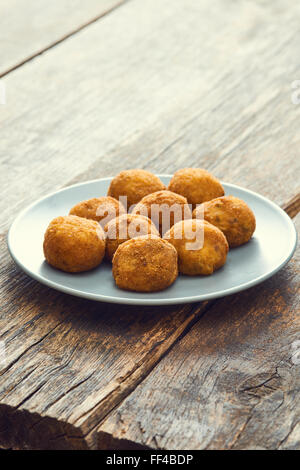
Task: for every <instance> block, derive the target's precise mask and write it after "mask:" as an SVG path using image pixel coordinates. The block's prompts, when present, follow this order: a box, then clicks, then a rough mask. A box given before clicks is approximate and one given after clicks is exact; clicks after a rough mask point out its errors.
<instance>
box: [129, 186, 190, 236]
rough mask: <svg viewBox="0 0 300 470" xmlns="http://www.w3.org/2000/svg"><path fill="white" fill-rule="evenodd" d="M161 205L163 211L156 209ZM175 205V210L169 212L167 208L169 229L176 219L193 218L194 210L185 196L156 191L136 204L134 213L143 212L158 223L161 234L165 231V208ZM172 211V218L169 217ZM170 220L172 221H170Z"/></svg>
mask: <svg viewBox="0 0 300 470" xmlns="http://www.w3.org/2000/svg"><path fill="white" fill-rule="evenodd" d="M158 206H160V208H161V211H160V210H158V209H156V207H158ZM164 206H165V207H166V208H171V207H172V206H173V207H174V209H175V210H174V212H173V211H171V212H169V211H168V210H167V212H166V216H167V219H166V220H167V229H166V230H168V229H169V228H170V227H172V226H173V225H174V223H175V222H176V221H179V220H182V219H188V218H190V219H191V218H192V212H191V210H190V208H189V207H188V202H187V200H186V198H185V197H183V196H181V195H180V194H176V193H173V192H172V191H167V190H164V191H156V192H155V193H152V194H148V195H147V196H145V197H143V199H142V200H141V201H140V202H139V203H138V204H137V205H136V206H135V208H134V210H133V214H142V215H145V216H147V217H149V218H151V220H152V221H153V222H154V223H155V224H156V226H157V228H158V229H159V232H160V234H161V235H162V234H163V232H164V231H166V230H164V222H165V219H164V216H163V212H162V211H163V210H164V209H163V208H164ZM169 213H170V218H169V217H168V215H169ZM169 220H170V223H168V221H169Z"/></svg>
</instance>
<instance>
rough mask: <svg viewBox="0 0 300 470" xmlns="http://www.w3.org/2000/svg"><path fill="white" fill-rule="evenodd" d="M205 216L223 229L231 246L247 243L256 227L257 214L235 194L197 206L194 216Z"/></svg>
mask: <svg viewBox="0 0 300 470" xmlns="http://www.w3.org/2000/svg"><path fill="white" fill-rule="evenodd" d="M203 216H204V219H205V220H207V221H208V222H210V223H211V224H213V225H215V226H216V227H218V228H219V229H220V230H222V232H223V233H224V235H225V236H226V238H227V241H228V244H229V246H230V248H234V247H237V246H240V245H243V244H244V243H247V242H248V241H249V240H250V238H251V237H252V235H253V233H254V231H255V228H256V221H255V215H254V214H253V212H252V210H251V209H250V207H249V206H248V205H247V204H246V203H245V201H242V199H239V198H237V197H234V196H223V197H218V198H216V199H212V200H211V201H208V202H205V203H204V204H203V205H201V206H199V207H197V208H196V209H195V210H194V212H193V217H194V218H196V219H197V218H202V217H203Z"/></svg>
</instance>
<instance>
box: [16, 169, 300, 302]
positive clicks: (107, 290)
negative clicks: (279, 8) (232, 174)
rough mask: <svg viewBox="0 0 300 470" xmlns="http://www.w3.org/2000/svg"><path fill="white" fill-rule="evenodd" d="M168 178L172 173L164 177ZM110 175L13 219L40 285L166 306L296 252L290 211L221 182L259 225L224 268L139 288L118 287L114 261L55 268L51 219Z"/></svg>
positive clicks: (276, 265) (23, 260)
mask: <svg viewBox="0 0 300 470" xmlns="http://www.w3.org/2000/svg"><path fill="white" fill-rule="evenodd" d="M160 178H161V179H162V181H163V182H164V183H168V181H169V179H170V176H167V175H163V176H160ZM110 181H111V178H106V179H100V180H94V181H88V182H86V183H81V184H76V185H74V186H70V187H68V188H65V189H62V190H60V191H57V192H56V193H53V194H50V195H49V196H46V197H44V198H42V199H40V200H39V201H37V202H35V203H34V204H32V205H31V206H30V207H28V208H27V209H25V210H24V211H23V212H22V213H21V214H20V215H19V216H18V217H17V218H16V220H15V221H14V223H13V224H12V226H11V228H10V231H9V234H8V247H9V251H10V254H11V256H12V258H13V259H14V260H15V262H16V263H17V265H18V266H19V267H20V268H21V269H23V270H24V271H25V272H26V273H27V274H28V275H29V276H31V277H33V278H34V279H36V280H37V281H39V282H41V283H42V284H46V285H47V286H49V287H52V288H54V289H57V290H59V291H62V292H65V293H67V294H72V295H76V296H78V297H85V298H88V299H93V300H98V301H102V302H114V303H120V304H121V303H122V304H140V305H162V304H178V303H186V302H198V301H202V300H207V299H214V298H216V297H222V296H225V295H229V294H233V293H235V292H239V291H242V290H244V289H247V288H249V287H252V286H254V285H256V284H259V283H260V282H262V281H264V280H265V279H267V278H269V277H270V276H272V275H273V274H275V273H276V272H277V271H278V270H279V269H280V268H282V267H283V266H284V265H285V264H286V263H287V262H288V261H289V260H290V258H291V257H292V255H293V252H294V250H295V247H296V243H297V234H296V230H295V227H294V224H293V222H292V221H291V219H290V218H289V216H288V215H287V214H286V213H285V212H284V211H283V210H282V209H281V208H280V207H278V206H277V205H276V204H274V203H273V202H271V201H269V200H268V199H266V198H264V197H262V196H260V195H259V194H256V193H254V192H252V191H248V190H247V189H243V188H241V187H239V186H235V185H232V184H228V183H222V184H223V186H224V189H225V192H226V194H227V195H229V194H232V195H234V196H237V197H239V198H241V199H243V200H244V201H246V202H247V204H249V206H250V207H251V208H252V210H253V211H254V213H255V216H256V222H257V228H256V231H255V234H254V237H253V238H252V239H251V241H250V242H249V243H247V244H245V245H243V246H241V247H239V248H235V249H232V250H230V252H229V254H228V258H227V262H226V264H225V266H224V267H223V268H221V269H220V270H218V271H216V272H215V273H214V274H213V275H211V276H206V277H202V276H196V277H189V276H182V275H180V276H179V277H178V279H177V280H176V282H175V283H174V284H173V285H172V286H171V287H169V288H168V289H167V290H164V291H161V292H154V293H135V292H127V291H123V290H120V289H118V288H117V287H116V286H115V284H114V279H113V276H112V272H111V265H110V264H108V263H106V262H105V263H102V264H101V265H100V266H99V267H98V268H97V269H95V270H93V271H89V272H86V273H79V274H68V273H64V272H61V271H58V270H55V269H53V268H51V266H49V265H48V264H47V263H46V262H45V261H44V256H43V248H42V246H43V237H44V232H45V230H46V228H47V226H48V224H49V222H50V221H51V220H52V219H53V218H54V217H57V216H59V215H65V214H68V212H69V210H70V208H71V207H72V206H74V205H75V204H76V203H77V202H79V201H82V200H85V199H89V198H92V197H99V196H104V195H106V193H107V189H108V186H109V183H110Z"/></svg>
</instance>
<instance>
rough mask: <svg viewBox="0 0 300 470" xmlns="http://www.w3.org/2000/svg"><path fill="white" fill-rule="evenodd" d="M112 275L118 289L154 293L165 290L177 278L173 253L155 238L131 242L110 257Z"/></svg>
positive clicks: (175, 254) (166, 244)
mask: <svg viewBox="0 0 300 470" xmlns="http://www.w3.org/2000/svg"><path fill="white" fill-rule="evenodd" d="M113 276H114V279H115V282H116V284H117V286H118V287H119V288H121V289H125V290H130V291H136V292H156V291H160V290H163V289H166V288H167V287H169V286H170V285H171V284H173V282H174V281H175V280H176V278H177V276H178V266H177V253H176V250H175V249H174V247H173V246H172V245H171V244H170V243H168V242H167V241H165V240H162V239H161V238H159V237H154V238H148V237H138V238H134V239H131V240H129V241H127V242H125V243H123V244H122V245H120V246H119V248H118V249H117V251H116V253H115V255H114V257H113Z"/></svg>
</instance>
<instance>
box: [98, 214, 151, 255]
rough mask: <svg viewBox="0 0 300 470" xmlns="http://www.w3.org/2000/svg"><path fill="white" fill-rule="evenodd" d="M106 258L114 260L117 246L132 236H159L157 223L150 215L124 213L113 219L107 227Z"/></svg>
mask: <svg viewBox="0 0 300 470" xmlns="http://www.w3.org/2000/svg"><path fill="white" fill-rule="evenodd" d="M104 233H105V237H106V258H107V259H109V260H112V258H113V256H114V254H115V252H116V250H117V248H118V246H119V245H121V244H122V243H124V242H126V241H127V240H130V239H131V238H136V237H140V236H142V235H148V236H150V237H151V236H158V237H159V233H158V231H157V229H156V227H155V225H154V224H153V223H152V222H151V220H150V219H148V217H143V216H141V215H133V214H124V215H121V216H119V217H116V218H115V219H113V220H111V221H110V222H109V223H108V224H107V225H106V226H105V227H104Z"/></svg>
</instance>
